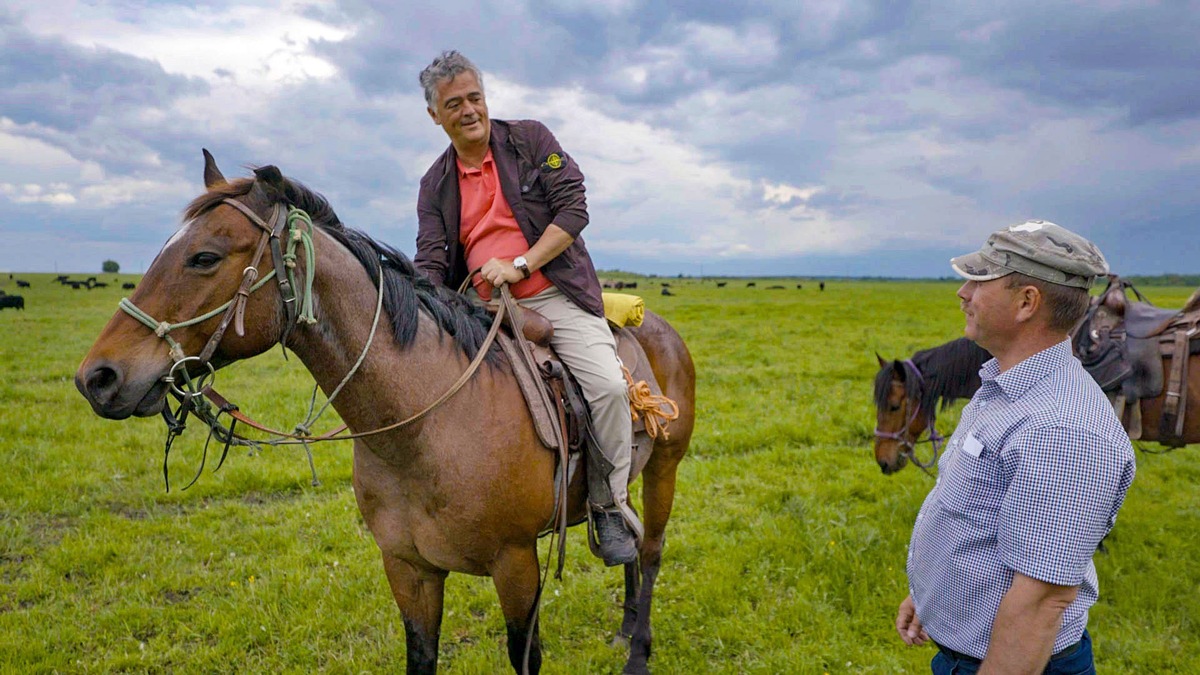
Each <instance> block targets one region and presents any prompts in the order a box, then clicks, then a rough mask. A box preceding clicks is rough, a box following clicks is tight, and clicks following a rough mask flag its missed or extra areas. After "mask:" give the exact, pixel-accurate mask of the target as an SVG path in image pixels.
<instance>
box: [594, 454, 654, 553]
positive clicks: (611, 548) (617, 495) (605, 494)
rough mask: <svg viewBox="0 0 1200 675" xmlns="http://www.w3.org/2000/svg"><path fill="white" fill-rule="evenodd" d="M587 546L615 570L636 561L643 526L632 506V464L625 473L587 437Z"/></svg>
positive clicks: (626, 464) (625, 467) (626, 462)
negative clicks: (629, 485) (630, 501)
mask: <svg viewBox="0 0 1200 675" xmlns="http://www.w3.org/2000/svg"><path fill="white" fill-rule="evenodd" d="M587 447H588V453H587V455H588V458H587V461H588V470H587V476H588V506H589V509H588V511H589V513H588V525H589V533H588V534H589V536H588V545H589V547H590V548H591V550H592V553H593V554H595V555H596V556H597V557H599V558H601V559H603V560H604V564H605V565H607V566H609V567H612V566H614V565H622V564H625V563H631V562H634V561H635V560H637V557H638V547H639V544H640V542H641V539H642V523H641V521H640V520H639V519H638V517H637V514H636V513H634V512H633V509H632V508H631V507H630V506H629V492H628V488H627V484H628V482H629V462H628V460H626V461H625V462H624V463H623V464H624V470H620V469H618V468H616V467H614V466H613V463H612V462H610V461H609V460H608V458H606V457H605V456H604V455H603V453H601V452H600V451H599V444H598V443H597V442H596V439H595V436H594V435H592V434H589V438H588V443H587Z"/></svg>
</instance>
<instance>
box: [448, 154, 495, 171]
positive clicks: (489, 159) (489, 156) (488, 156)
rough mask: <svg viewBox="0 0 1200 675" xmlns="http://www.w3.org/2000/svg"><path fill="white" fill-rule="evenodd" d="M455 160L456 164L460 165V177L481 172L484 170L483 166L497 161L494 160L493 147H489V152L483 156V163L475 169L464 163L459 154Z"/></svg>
mask: <svg viewBox="0 0 1200 675" xmlns="http://www.w3.org/2000/svg"><path fill="white" fill-rule="evenodd" d="M454 162H455V164H457V165H458V177H459V178H462V177H464V176H468V175H470V174H475V173H481V172H482V171H483V168H484V167H486V166H487V165H488V164H489V163H492V164H494V163H495V162H494V160H493V159H492V149H491V148H488V151H487V154H486V155H484V157H483V163H482V164H480V165H479V168H478V169H473V168H471V167H469V166H467V165H465V164H463V163H462V159H461V158H459V157H458V156H455V158H454Z"/></svg>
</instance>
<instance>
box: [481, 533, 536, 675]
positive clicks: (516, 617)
mask: <svg viewBox="0 0 1200 675" xmlns="http://www.w3.org/2000/svg"><path fill="white" fill-rule="evenodd" d="M491 572H492V582H493V583H494V584H495V585H496V594H497V595H498V596H500V610H501V612H503V613H504V626H505V628H506V629H507V632H508V662H509V663H510V664H512V667H513V670H514V671H516V672H517V673H522V674H523V673H528V675H537V673H538V671H539V670H541V668H542V641H541V638H540V637H539V636H538V621H537V618H536V617H534V616H533V611H534V607H535V606H536V604H537V601H538V583H539V579H538V559H537V548H536V547H521V548H516V547H513V548H509V549H506V550H504V551H502V552H501V553H500V555H499V556H498V557H497V559H496V562H495V564H494V565H493V566H492V570H491ZM527 646H528V652H529V653H528V664H529V666H528V669H526V667H525V664H526V647H527Z"/></svg>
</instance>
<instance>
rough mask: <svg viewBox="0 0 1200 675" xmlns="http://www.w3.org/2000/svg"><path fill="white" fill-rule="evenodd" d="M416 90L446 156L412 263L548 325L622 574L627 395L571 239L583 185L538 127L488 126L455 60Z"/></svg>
mask: <svg viewBox="0 0 1200 675" xmlns="http://www.w3.org/2000/svg"><path fill="white" fill-rule="evenodd" d="M420 82H421V86H422V88H424V90H425V101H426V103H427V104H428V106H429V107H428V112H429V116H430V118H432V119H433V121H434V123H435V124H437V125H439V126H441V127H442V130H443V131H445V132H446V135H447V136H449V137H450V147H449V148H447V149H446V151H445V152H444V153H442V155H441V156H440V157H438V159H437V160H436V161H435V162H434V163H433V166H431V167H430V168H429V171H428V172H427V173H426V174H425V177H424V178H422V179H421V190H420V193H419V195H418V197H417V217H418V230H417V255H416V257H415V260H414V262H415V263H416V266H417V268H418V269H420V270H421V271H422V272H424V273H425V275H426V276H428V277H430V278H431V279H432V280H433V281H434V282H435V283H441V284H445V285H447V286H450V287H457V286H458V285H459V284H460V283H461V282H462V280H463V279H464V278H465V277H466V276H467V271H468V270H474V269H477V268H478V269H480V273H479V274H478V275H477V276H476V277H475V279H474V283H475V289H476V291H477V292H478V293H479V295H480V297H481V298H483V299H484V300H487V299H489V298H490V297H491V291H492V287H493V286H498V285H500V284H502V283H507V284H509V285H510V286H509V287H510V290H511V291H512V294H513V297H515V298H516V299H517V300H518V302H520V304H522V305H524V306H526V307H529V308H530V309H533V310H536V311H538V312H540V313H542V314H543V315H545V316H546V318H547V319H549V320H550V323H552V324H553V325H554V337H553V338H552V341H551V342H552V344H553V346H554V349H555V351H557V352H558V355H559V357H560V358H562V360H563V362H565V363H566V364H567V366H568V367H569V368H570V369H571V372H572V373H573V374H574V376H575V379H576V380H577V381H578V382H579V385H580V387H581V388H582V389H583V394H584V397H585V398H587V400H588V404H589V406H590V408H591V413H592V425H593V428H594V430H595V432H596V436H597V440H598V442H599V445H600V448H599V449H600V452H601V453H602V454H603V458H602V459H603V460H604V461H603V462H599V461H596V462H595V463H592V462H589V467H598V466H601V465H602V464H608V465H610V466H611V469H610V470H609V471H608V472H607V474H608V475H607V479H608V480H607V481H599V485H598V484H597V481H593V480H589V486H590V487H589V501H590V502H591V504H592V513H593V519H594V521H595V523H596V533H597V537H598V539H599V543H600V554H601V557H602V558H603V559H604V562H605V563H606V564H608V565H617V564H621V563H630V562H633V561H634V560H636V559H637V538H638V537H639V536H640V533H641V523H640V522H639V521H638V519H637V516H636V515H634V513H633V511H632V510H631V509H630V508H629V506H628V494H627V484H628V482H629V469H630V454H631V452H632V445H633V437H632V427H631V423H630V414H629V398H628V390H627V388H626V383H625V377H624V375H623V374H622V373H621V366H620V361H618V359H617V352H616V343H615V342H614V341H613V337H612V333H611V332H610V330H609V328H608V323H607V322H606V321H605V319H604V303H603V301H602V300H601V297H600V281H599V279H598V278H597V276H596V270H595V268H594V267H593V265H592V260H591V256H589V255H588V252H587V248H586V247H585V246H584V243H583V239H582V238H581V237H580V236H579V235H580V232H581V231H582V230H583V228H584V227H585V226H586V225H587V223H588V213H587V201H586V199H585V197H584V188H583V174H582V173H581V172H580V171H579V166H578V165H577V164H576V163H575V161H574V160H573V159H572V158H571V157H569V156H568V155H567V154H566V153H565V152H563V149H562V147H561V146H560V145H559V144H558V141H557V140H556V139H555V138H554V134H552V133H550V130H549V129H547V128H546V127H545V126H544V125H543V124H542V123H540V122H536V121H533V120H519V121H503V120H493V119H490V118H489V117H488V108H487V100H486V98H485V97H484V93H483V75H482V74H481V73H480V72H479V69H478V68H476V67H475V65H474V64H473V63H471V62H470V61H469V60H468V59H467V58H466V57H465V56H463V55H462V54H460V53H458V52H456V51H450V52H445V53H443V54H442V55H441V56H439V57H438V58H436V59H434V61H433V63H431V64H430V65H429V66H428V67H427V68H425V70H423V71H421V76H420ZM604 468H608V467H604ZM592 470H595V469H594V468H593V469H592ZM589 476H590V474H589Z"/></svg>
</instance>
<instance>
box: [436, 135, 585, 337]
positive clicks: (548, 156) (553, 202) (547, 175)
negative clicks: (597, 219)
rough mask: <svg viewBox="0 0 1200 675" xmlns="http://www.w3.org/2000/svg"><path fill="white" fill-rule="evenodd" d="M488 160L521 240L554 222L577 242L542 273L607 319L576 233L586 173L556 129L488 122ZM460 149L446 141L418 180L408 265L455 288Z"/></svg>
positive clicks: (462, 259) (459, 254) (460, 271)
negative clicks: (414, 250) (414, 230)
mask: <svg viewBox="0 0 1200 675" xmlns="http://www.w3.org/2000/svg"><path fill="white" fill-rule="evenodd" d="M491 147H492V159H493V160H494V161H495V162H496V172H497V174H498V175H499V177H500V191H501V192H502V193H503V194H504V198H505V199H506V200H507V201H508V205H509V207H510V208H511V209H512V212H513V216H515V217H516V219H517V224H518V225H520V226H521V232H522V233H523V234H524V235H525V241H527V242H529V245H530V246H532V245H533V244H534V243H536V242H537V240H538V239H539V238H541V236H542V233H543V232H545V231H546V227H547V226H549V225H550V224H551V223H553V224H555V225H557V226H558V227H560V228H562V229H563V230H564V231H565V232H567V233H568V234H570V235H571V236H573V237H575V241H574V242H572V243H571V246H570V247H569V248H567V250H565V251H563V252H562V253H560V254H559V255H558V257H556V258H554V259H553V260H551V261H550V262H548V263H546V265H545V266H544V267H542V270H541V271H542V273H543V274H545V275H546V278H548V279H549V280H550V282H551V283H553V284H554V285H555V286H556V287H557V288H558V289H559V290H560V291H562V292H563V294H564V295H566V296H567V297H568V298H570V299H571V300H572V301H574V302H575V304H577V305H579V306H580V307H582V308H583V309H585V310H587V311H589V312H591V313H592V314H595V315H596V316H604V303H603V301H602V300H601V299H600V281H599V279H598V278H597V277H596V268H595V267H593V266H592V258H591V256H590V255H588V252H587V247H586V246H584V243H583V238H582V237H580V236H579V233H580V232H582V231H583V228H584V227H586V226H587V224H588V214H587V200H586V198H585V197H584V188H583V173H582V172H580V170H579V165H577V164H576V163H575V160H573V159H571V158H570V157H568V156H567V154H566V153H564V152H563V151H562V147H561V146H559V144H558V141H557V140H556V139H555V138H554V134H552V133H550V130H549V129H547V128H546V126H545V125H543V124H542V123H541V122H537V121H534V120H514V121H504V120H492V137H491ZM457 159H458V153H456V152H455V151H454V146H453V145H451V146H450V147H449V148H447V149H446V152H444V153H442V155H441V156H440V157H438V158H437V160H436V161H434V163H433V166H431V167H429V171H427V172H426V173H425V176H424V177H423V178H421V191H420V193H419V194H418V196H417V255H416V258H415V259H414V260H413V262H415V263H416V265H417V269H419V270H421V271H422V272H423V273H424V274H425V275H426V276H427V277H429V278H430V279H432V280H433V282H434V283H438V284H444V285H446V286H450V287H451V288H457V287H458V286H459V284H461V283H462V280H463V279H464V278H465V277H466V276H467V267H466V252H465V251H464V250H463V247H462V245H461V244H459V242H458V228H459V216H460V208H461V203H462V202H461V197H460V196H459V192H458V162H457Z"/></svg>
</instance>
